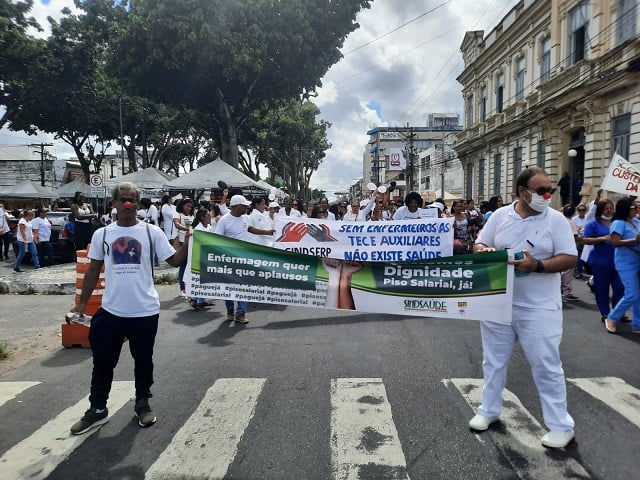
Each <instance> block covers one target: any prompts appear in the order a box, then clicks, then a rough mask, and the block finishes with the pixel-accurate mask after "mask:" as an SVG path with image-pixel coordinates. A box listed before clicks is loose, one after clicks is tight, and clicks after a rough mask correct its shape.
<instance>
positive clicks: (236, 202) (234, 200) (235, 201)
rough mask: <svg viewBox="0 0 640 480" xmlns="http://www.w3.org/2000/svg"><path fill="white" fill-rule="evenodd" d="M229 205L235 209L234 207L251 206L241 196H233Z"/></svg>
mask: <svg viewBox="0 0 640 480" xmlns="http://www.w3.org/2000/svg"><path fill="white" fill-rule="evenodd" d="M229 205H230V206H232V207H235V206H236V205H244V206H245V207H248V206H249V205H251V202H250V201H249V200H247V199H246V198H244V196H243V195H234V196H233V197H231V201H230V202H229Z"/></svg>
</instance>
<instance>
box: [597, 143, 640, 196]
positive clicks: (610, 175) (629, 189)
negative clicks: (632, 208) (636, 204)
mask: <svg viewBox="0 0 640 480" xmlns="http://www.w3.org/2000/svg"><path fill="white" fill-rule="evenodd" d="M638 187H640V171H639V170H638V169H637V168H636V167H635V166H633V165H631V164H630V163H629V162H628V161H627V160H625V159H624V158H623V157H621V156H620V155H618V154H617V153H614V154H613V158H612V159H611V163H610V164H609V168H608V169H607V173H606V174H605V176H604V180H603V181H602V186H601V188H603V189H604V190H608V191H610V192H617V193H622V194H624V195H633V196H638Z"/></svg>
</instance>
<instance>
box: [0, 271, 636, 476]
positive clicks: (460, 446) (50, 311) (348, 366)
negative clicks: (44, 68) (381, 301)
mask: <svg viewBox="0 0 640 480" xmlns="http://www.w3.org/2000/svg"><path fill="white" fill-rule="evenodd" d="M575 283H576V285H575V290H576V294H577V295H578V296H579V297H580V298H581V300H579V301H576V302H573V303H571V304H567V305H566V307H565V335H564V341H563V344H562V357H563V361H564V366H565V372H566V375H567V378H568V379H569V380H570V381H569V382H568V395H569V408H570V412H571V414H572V415H573V417H574V419H575V420H576V441H575V442H573V443H572V444H570V445H569V446H568V447H567V448H566V449H565V450H558V451H552V450H546V449H544V448H542V447H541V446H540V445H539V433H540V430H539V428H540V427H539V426H536V424H537V423H538V422H539V423H542V415H541V411H540V404H539V400H538V398H537V394H536V391H535V388H534V386H533V382H532V379H531V375H530V372H529V368H528V365H527V362H526V360H525V359H524V357H523V354H522V352H521V350H520V349H519V348H517V349H516V351H515V353H514V356H513V359H512V361H511V366H510V370H509V378H508V383H507V389H508V390H509V391H510V392H511V393H512V394H513V395H514V396H515V398H516V399H517V401H514V402H511V401H509V402H506V403H505V406H506V407H509V408H511V407H513V408H514V409H515V410H514V411H515V412H516V414H515V415H514V416H513V417H512V418H509V419H504V420H503V421H501V422H498V423H497V424H495V425H494V426H492V428H491V429H490V430H489V431H487V432H484V433H482V434H479V435H478V434H474V433H472V432H470V430H469V429H468V427H467V422H468V420H469V419H470V418H471V416H472V415H473V410H472V408H471V406H470V403H471V400H470V399H469V398H468V396H465V395H464V394H463V392H464V391H467V390H468V388H467V387H468V386H469V385H470V384H471V383H473V381H478V380H479V379H481V378H482V374H481V359H482V351H481V346H480V335H479V327H478V324H477V322H473V321H461V320H434V319H424V318H412V317H403V316H392V315H373V314H359V313H341V312H336V311H331V310H326V309H306V308H293V307H286V308H285V307H281V306H268V305H252V307H251V308H250V310H249V312H248V316H249V318H250V320H251V323H250V324H249V325H248V326H246V327H243V326H239V325H235V324H233V323H231V324H230V323H228V322H225V321H224V305H223V302H218V305H217V306H215V307H212V308H210V309H209V310H208V311H206V312H205V311H202V312H195V311H193V310H191V309H190V308H189V307H188V306H187V305H186V304H185V302H184V300H182V299H179V298H177V297H176V294H177V286H168V287H159V292H160V295H161V300H162V313H161V320H160V324H161V326H160V331H159V335H158V339H157V344H156V353H155V361H156V375H155V376H156V384H155V385H154V388H153V392H154V397H153V399H152V400H151V405H152V406H153V407H154V410H155V411H156V413H157V414H158V422H157V424H156V425H154V426H153V427H152V428H149V429H140V428H139V427H138V426H137V424H136V423H135V421H134V419H133V407H132V402H126V403H125V404H124V406H123V407H122V408H121V409H113V410H112V411H111V415H112V416H111V421H110V422H109V423H108V424H106V425H105V426H103V427H102V428H101V429H100V430H98V431H96V432H95V433H93V434H91V435H88V436H83V437H81V440H80V442H81V443H79V444H78V445H77V446H76V447H74V449H72V450H71V451H70V452H69V453H64V452H63V453H62V454H60V456H59V457H56V455H55V454H56V448H57V447H56V446H57V443H56V442H57V441H58V440H60V439H62V438H66V437H67V436H68V435H67V430H68V427H69V426H70V424H69V421H68V420H66V419H65V417H64V415H65V411H66V409H68V408H69V407H71V406H74V405H79V406H78V407H76V408H81V411H83V410H84V409H85V408H86V407H87V406H88V405H87V404H86V401H83V397H84V396H85V395H86V394H87V393H88V388H89V380H90V372H91V355H90V351H88V350H85V349H58V348H55V349H54V351H53V352H45V354H44V356H42V357H41V358H38V359H35V360H33V361H31V362H30V363H28V364H26V365H24V366H21V367H19V368H16V369H14V370H12V371H9V372H7V373H5V374H2V375H0V386H2V385H3V384H9V383H11V382H25V381H29V382H40V383H38V384H35V385H33V386H31V387H29V388H26V389H24V390H22V391H21V392H20V393H19V394H17V395H16V396H15V398H13V399H10V400H9V401H7V402H6V403H4V405H0V429H1V431H2V432H3V433H2V435H0V480H18V478H23V477H17V478H15V475H14V474H12V473H7V472H13V470H12V468H14V467H15V464H16V462H17V458H18V457H21V458H22V459H23V460H24V459H25V458H28V455H26V454H19V453H15V452H20V451H22V450H17V447H16V446H17V445H18V446H23V447H24V448H26V450H25V451H27V452H29V451H35V452H38V455H39V457H36V458H35V459H33V460H30V461H29V462H27V463H29V465H30V466H31V468H32V469H33V468H35V467H34V465H36V464H38V465H39V463H38V462H43V465H44V464H47V463H50V465H48V466H46V468H49V470H50V471H51V473H50V474H49V473H47V474H46V475H45V474H43V473H42V472H43V471H45V470H46V468H45V469H44V470H40V466H38V467H37V468H36V470H39V471H40V474H36V475H35V476H34V477H33V478H49V479H52V480H57V479H65V480H67V479H70V478H95V479H119V480H120V479H143V478H172V479H173V478H189V479H196V478H207V477H205V476H202V475H200V474H198V473H197V472H199V471H200V470H201V469H202V468H204V467H205V466H208V464H209V462H211V464H212V465H213V464H214V463H215V464H216V465H217V467H218V468H220V465H222V468H223V470H224V471H223V473H222V474H219V475H215V474H213V473H211V474H210V475H209V476H208V478H229V479H247V480H248V479H273V480H282V479H331V478H362V479H369V478H371V479H373V478H381V479H395V478H408V477H410V478H412V479H414V480H415V479H517V478H533V479H549V478H594V479H603V480H604V479H606V480H610V479H620V480H625V479H629V480H631V479H635V478H637V471H638V469H640V458H639V457H638V455H637V450H638V447H639V446H640V443H639V440H638V439H639V438H640V435H639V432H638V429H639V428H640V408H639V407H640V369H638V368H637V362H638V356H639V354H640V350H639V345H638V343H639V342H640V335H633V334H631V333H621V334H619V335H608V334H607V333H606V332H605V330H604V327H602V325H601V323H600V316H599V314H598V312H597V311H596V308H595V305H594V301H593V297H592V296H591V294H590V293H589V292H588V290H587V288H586V286H585V285H584V284H583V282H578V281H576V282H575ZM72 298H73V297H71V296H50V297H44V296H16V295H5V296H1V297H0V302H2V309H1V311H0V341H1V339H2V338H3V337H11V338H18V337H19V334H17V333H16V331H17V332H23V333H25V334H27V337H31V336H32V335H34V333H33V332H32V329H34V330H35V331H45V332H48V331H49V330H51V331H52V333H51V335H57V325H58V324H59V322H60V320H61V319H62V317H63V315H64V313H65V311H66V309H67V308H68V307H69V305H70V304H71V303H72ZM38 326H39V327H38ZM623 329H624V330H626V329H627V326H624V327H623ZM12 332H13V333H12ZM376 379H378V380H376ZM587 379H596V380H594V381H589V380H587ZM612 379H614V380H612ZM115 380H116V381H117V382H125V381H131V380H133V372H132V362H131V359H130V355H129V354H128V351H127V349H126V344H125V348H124V349H123V354H122V356H121V361H120V365H119V366H118V369H117V372H116V376H115ZM345 382H346V385H347V387H346V388H347V390H345V387H344V385H345ZM622 382H624V383H622ZM119 385H120V384H119ZM122 385H125V386H126V385H127V384H122ZM585 385H587V386H588V385H595V386H596V387H598V386H600V387H602V388H600V390H597V391H596V392H595V393H594V392H591V393H590V392H588V391H587V389H586V388H587V387H586V386H585ZM362 386H363V388H371V389H372V391H375V392H377V393H376V394H375V395H374V394H371V395H369V396H363V397H361V398H360V400H362V399H363V398H368V399H370V400H371V401H368V402H364V403H368V404H369V405H363V403H362V402H361V403H360V404H359V408H360V410H359V413H360V414H361V415H363V417H366V416H367V415H368V414H369V413H370V411H371V412H374V413H376V414H379V416H380V415H383V413H384V411H385V408H386V407H390V412H391V414H392V419H391V418H389V419H388V420H389V421H387V422H386V423H385V422H381V423H380V425H379V426H377V427H376V428H378V430H375V429H372V430H368V431H369V433H371V435H368V436H367V435H364V436H362V439H363V440H362V443H361V445H358V446H356V448H355V449H351V450H349V449H348V448H347V447H348V445H347V444H348V442H346V443H342V442H343V440H344V438H343V437H344V436H345V435H346V436H348V433H349V428H351V429H353V427H350V424H349V422H350V421H352V420H353V421H355V420H354V418H353V417H354V415H351V417H349V410H348V409H349V408H350V406H349V403H348V397H347V396H345V393H344V392H345V391H348V389H349V388H352V389H353V388H356V387H362ZM465 386H466V387H465ZM459 387H460V388H459ZM465 388H467V390H465ZM252 389H253V390H252ZM247 392H248V393H247ZM132 395H133V389H132V387H129V389H128V390H126V393H125V399H124V400H123V402H125V401H126V400H129V398H130V396H132ZM116 396H117V395H116V394H115V393H114V394H113V395H112V397H114V398H115V397H116ZM345 399H346V400H345ZM206 402H209V403H206ZM230 402H231V404H230ZM517 402H520V403H521V404H522V408H520V407H519V406H518V405H517ZM229 404H230V405H231V407H230V408H227V407H229ZM203 405H204V407H203ZM372 405H373V407H372V409H370V410H368V409H369V407H371V406H372ZM620 405H622V406H620ZM625 406H626V407H625ZM200 407H203V408H204V413H202V415H201V416H198V415H197V412H198V411H199V410H198V409H199V408H200ZM225 408H227V410H225ZM243 412H244V413H243ZM344 412H347V413H346V414H345V413H344ZM356 412H357V410H356ZM243 415H245V416H244V417H243ZM58 416H60V417H61V418H60V421H61V425H63V427H59V426H58V427H55V420H56V418H57V417H58ZM208 417H215V418H216V419H218V420H216V426H220V428H222V426H224V427H225V428H227V427H228V429H229V430H228V431H225V432H226V433H225V432H223V433H224V434H220V435H219V436H217V437H216V436H211V437H206V441H204V440H202V438H204V437H202V435H204V433H205V432H204V431H205V430H207V428H208V427H207V425H208V424H207V425H205V423H206V422H207V418H208ZM355 417H358V415H357V414H355ZM243 418H244V420H242V419H243ZM367 418H368V417H367ZM376 418H377V417H376ZM194 419H195V423H194ZM356 420H357V418H356ZM46 425H50V427H51V428H53V430H45V432H47V433H46V435H49V437H47V438H49V439H48V440H43V438H44V436H43V435H45V433H43V430H42V429H43V428H44V427H45V426H46ZM55 428H59V429H60V432H57V431H56V430H55ZM183 428H184V429H186V430H187V436H186V437H184V438H186V440H184V439H182V437H180V434H181V433H180V431H181V429H183ZM190 428H191V430H189V429H190ZM365 430H366V429H365ZM51 432H54V433H51ZM380 432H382V433H380ZM183 433H184V431H183ZM376 435H377V436H376ZM396 437H397V438H396ZM52 438H55V439H56V440H53V439H52ZM74 438H75V439H78V437H74ZM25 439H26V440H25ZM34 439H35V440H34ZM230 440H232V443H233V448H231V450H228V449H227V450H225V448H226V444H227V443H228V442H229V441H230ZM37 441H40V442H43V444H42V446H41V447H38V446H37V445H39V444H37ZM29 442H31V444H30V443H29ZM198 442H201V443H200V444H198ZM25 443H26V444H27V445H26V446H25ZM194 443H195V444H194ZM345 445H347V447H345ZM381 445H382V446H383V447H384V448H387V447H389V450H385V451H384V455H383V456H385V458H387V460H388V463H389V465H394V462H395V461H397V459H398V451H399V453H400V458H401V459H402V458H403V459H404V461H405V465H406V467H405V468H403V467H402V466H399V467H398V466H396V467H393V466H386V467H380V466H379V465H378V466H376V465H374V463H375V461H374V460H373V459H374V458H378V457H375V454H376V451H377V449H378V447H380V451H382V448H383V447H381ZM29 448H31V450H29ZM394 448H395V450H394ZM12 449H13V450H12ZM172 452H173V453H174V454H175V455H176V456H177V458H176V457H174V458H173V460H172V461H173V464H174V467H173V468H174V473H173V474H165V475H164V476H163V475H162V474H161V473H157V472H158V471H162V468H161V466H159V465H161V464H162V465H163V466H164V468H168V467H167V465H168V464H167V463H164V464H163V463H162V462H161V461H160V460H159V459H160V458H163V459H164V458H165V456H168V457H169V458H171V457H170V455H171V453H172ZM225 455H226V457H225ZM358 455H364V458H365V459H370V462H369V464H367V463H366V462H364V463H361V464H360V466H359V469H357V470H352V471H348V469H347V470H345V469H344V467H345V465H347V466H348V465H350V463H349V462H350V461H351V460H353V459H354V458H356V459H357V457H358ZM67 457H68V458H67ZM224 458H228V462H227V463H225V462H224V461H223V460H224ZM45 459H46V460H45ZM157 462H159V463H157ZM356 463H357V461H356ZM31 471H33V470H31ZM210 471H212V472H213V471H214V470H213V467H211V470H210ZM145 472H146V477H145ZM154 472H155V473H154ZM175 472H178V473H175ZM8 474H11V475H13V476H12V477H5V476H3V475H8ZM38 475H40V476H38ZM407 475H408V477H407ZM24 478H26V474H25V476H24Z"/></svg>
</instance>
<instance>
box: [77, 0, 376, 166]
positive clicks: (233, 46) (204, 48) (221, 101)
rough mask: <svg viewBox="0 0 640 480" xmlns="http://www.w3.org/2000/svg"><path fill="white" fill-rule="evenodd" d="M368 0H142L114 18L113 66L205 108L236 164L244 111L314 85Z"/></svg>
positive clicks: (130, 78)
mask: <svg viewBox="0 0 640 480" xmlns="http://www.w3.org/2000/svg"><path fill="white" fill-rule="evenodd" d="M95 1H99V0H87V1H86V2H84V3H85V4H89V6H90V4H91V3H93V2H95ZM369 4H370V2H369V0H326V1H322V2H319V1H317V0H280V1H278V2H274V1H273V0H245V1H242V2H238V1H237V0H207V1H200V2H195V1H189V2H187V1H184V0H138V1H136V2H134V3H132V4H131V5H130V8H129V10H128V11H127V14H126V18H123V19H122V20H120V21H119V23H118V24H117V25H115V26H114V31H115V32H117V34H116V36H115V37H114V40H113V42H112V43H111V45H110V52H111V68H113V69H114V71H116V72H117V73H118V74H119V76H121V77H123V78H126V79H127V86H128V88H129V89H130V90H131V91H135V92H136V93H137V94H139V95H142V96H145V97H148V98H151V99H153V100H155V101H159V102H163V103H167V104H170V105H174V106H178V107H186V108H191V109H194V110H197V111H199V112H202V113H205V114H207V115H208V116H207V117H206V118H207V119H208V120H209V121H210V123H209V125H208V128H209V129H210V131H212V132H215V133H216V138H215V139H216V142H217V145H218V150H219V153H220V155H221V157H222V158H223V159H224V160H225V161H227V162H228V163H230V164H231V165H233V166H235V167H237V166H238V162H239V156H238V142H237V130H238V128H239V127H241V126H242V125H243V123H244V122H245V120H246V119H247V116H248V115H249V114H250V113H251V112H252V111H254V110H256V109H257V108H259V107H261V106H262V105H263V104H264V102H265V101H269V100H272V99H276V98H287V97H294V96H297V95H309V94H310V93H311V92H313V91H314V89H315V88H316V87H317V86H319V85H320V79H321V78H322V76H323V75H324V74H325V73H326V72H327V70H328V69H329V67H330V66H331V65H333V64H334V63H336V62H337V61H338V60H339V59H340V58H341V53H340V50H339V49H340V47H341V46H342V45H343V43H344V40H345V39H346V36H347V35H348V34H349V33H351V32H352V31H354V30H355V29H356V28H358V24H357V23H356V22H355V16H356V14H357V13H358V12H359V11H360V10H361V9H362V8H369Z"/></svg>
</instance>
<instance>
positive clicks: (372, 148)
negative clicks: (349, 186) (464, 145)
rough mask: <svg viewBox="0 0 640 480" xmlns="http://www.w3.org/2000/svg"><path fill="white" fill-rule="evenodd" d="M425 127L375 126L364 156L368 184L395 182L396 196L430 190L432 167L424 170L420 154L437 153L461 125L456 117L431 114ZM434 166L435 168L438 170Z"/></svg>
mask: <svg viewBox="0 0 640 480" xmlns="http://www.w3.org/2000/svg"><path fill="white" fill-rule="evenodd" d="M427 123H428V124H427V126H424V127H412V126H409V125H407V126H405V127H375V128H372V129H371V130H369V131H368V132H367V135H369V141H368V143H367V146H366V148H365V152H364V153H363V156H362V160H363V161H362V164H363V179H364V181H365V183H368V182H373V183H375V184H377V185H387V184H389V182H391V181H395V182H396V185H397V186H396V191H395V192H394V196H396V197H397V196H404V195H405V194H406V192H408V191H411V190H415V191H420V192H422V191H425V190H428V189H429V178H430V177H429V176H430V175H431V167H429V169H427V168H425V165H424V161H423V160H422V158H421V153H422V152H425V151H431V150H435V149H436V147H437V146H438V145H440V146H441V145H443V144H444V143H445V138H446V137H447V136H449V135H450V134H451V133H452V132H455V133H459V132H461V131H462V126H461V125H460V124H459V118H458V115H456V114H448V113H439V114H430V115H429V117H428V122H427ZM435 166H436V165H435V163H434V168H435Z"/></svg>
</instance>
